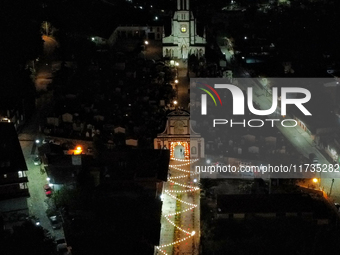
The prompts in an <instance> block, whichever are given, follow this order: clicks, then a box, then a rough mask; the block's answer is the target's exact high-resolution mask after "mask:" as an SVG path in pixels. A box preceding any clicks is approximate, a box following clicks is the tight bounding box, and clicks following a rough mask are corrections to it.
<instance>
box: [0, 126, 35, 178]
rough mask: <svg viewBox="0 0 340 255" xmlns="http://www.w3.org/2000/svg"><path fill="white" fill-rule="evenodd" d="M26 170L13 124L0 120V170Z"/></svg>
mask: <svg viewBox="0 0 340 255" xmlns="http://www.w3.org/2000/svg"><path fill="white" fill-rule="evenodd" d="M27 170H28V169H27V165H26V161H25V158H24V155H23V153H22V150H21V146H20V143H19V139H18V135H17V133H16V130H15V127H14V124H13V123H6V122H0V172H1V173H9V172H18V171H27Z"/></svg>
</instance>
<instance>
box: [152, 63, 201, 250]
mask: <svg viewBox="0 0 340 255" xmlns="http://www.w3.org/2000/svg"><path fill="white" fill-rule="evenodd" d="M177 62H178V63H179V66H178V81H179V82H178V92H177V101H178V107H179V108H182V109H184V110H188V106H189V102H190V97H189V93H188V92H189V91H188V89H189V84H190V83H189V79H188V76H187V70H188V69H187V63H186V62H183V61H182V60H177ZM189 75H190V76H191V77H192V76H193V74H192V73H190V74H189ZM183 163H185V162H181V161H174V160H171V161H170V164H173V165H181V164H183ZM180 168H181V169H183V170H187V171H189V170H190V165H186V166H181V167H180ZM169 173H170V176H171V177H172V178H174V177H177V176H182V175H183V174H185V172H181V171H178V170H176V169H174V168H170V170H169ZM194 178H198V177H197V176H187V177H186V178H180V179H174V180H175V181H176V182H178V183H181V184H184V185H193V186H195V185H194V182H193V180H194ZM198 182H199V180H198ZM186 189H187V188H184V187H180V186H178V185H173V184H171V183H170V182H166V183H164V190H177V191H179V190H186ZM171 194H173V195H175V194H176V193H171ZM182 194H183V195H182V197H181V200H183V201H185V202H187V203H191V204H195V205H197V207H196V208H194V209H191V210H189V211H186V212H183V213H181V214H179V220H178V224H179V227H180V228H182V229H184V230H185V231H188V232H190V233H191V232H192V231H195V232H196V234H195V235H194V236H193V237H191V238H189V239H187V240H185V241H183V242H180V243H178V244H175V245H169V246H167V247H164V248H161V249H162V250H163V251H165V253H164V252H160V251H158V250H156V254H162V255H164V254H169V255H170V254H171V255H184V254H186V255H189V254H190V255H198V254H199V241H200V234H199V233H200V191H199V190H197V191H194V192H188V193H182ZM188 208H190V206H189V205H187V204H184V203H180V202H177V203H176V200H175V199H174V198H172V197H171V196H169V195H167V193H165V192H163V205H162V219H161V237H160V246H161V245H166V244H169V243H172V242H175V241H178V240H180V239H182V238H186V237H188V236H189V235H188V234H186V233H184V232H182V231H180V230H179V229H178V228H176V227H174V226H173V225H172V224H170V223H169V222H168V220H167V219H166V218H165V217H164V216H165V215H168V214H171V213H175V212H180V211H183V210H186V209H188ZM171 220H173V221H174V216H171Z"/></svg>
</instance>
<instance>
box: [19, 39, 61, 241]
mask: <svg viewBox="0 0 340 255" xmlns="http://www.w3.org/2000/svg"><path fill="white" fill-rule="evenodd" d="M43 40H44V56H42V57H41V58H40V60H39V61H36V63H35V66H34V67H35V69H36V77H35V85H36V89H37V90H38V91H40V90H44V91H45V90H46V88H47V87H46V86H47V85H48V84H49V83H50V82H52V77H53V74H52V69H51V66H52V65H51V64H52V62H53V58H54V56H53V54H54V50H55V48H56V47H58V43H57V42H56V40H55V39H53V38H52V37H48V36H45V35H44V36H43ZM52 107H53V93H52V92H51V91H49V92H44V93H43V94H42V95H41V96H40V97H39V98H37V99H36V111H35V113H34V114H33V116H31V118H30V119H28V120H26V123H25V126H24V127H23V128H22V129H21V130H20V132H19V135H18V138H19V142H20V145H21V148H22V152H23V154H24V157H25V160H26V165H27V168H28V171H27V177H28V181H29V182H28V189H29V192H30V197H29V198H28V199H27V203H28V206H29V213H30V216H35V217H37V218H39V220H40V224H41V226H42V227H43V228H45V229H47V230H48V231H49V232H50V233H51V235H52V236H54V237H55V238H56V239H59V238H64V232H63V229H62V228H61V229H58V230H53V228H52V225H51V223H50V220H49V219H48V217H47V215H46V210H47V203H46V202H47V201H48V200H49V199H51V198H48V197H47V196H46V195H45V190H44V188H43V186H44V185H45V184H47V183H48V182H47V180H46V178H47V176H46V173H45V172H43V171H41V168H43V165H38V166H37V165H34V163H33V158H34V156H35V155H38V148H37V144H36V143H35V140H36V139H37V138H38V137H39V138H41V137H42V132H41V130H40V126H41V125H42V124H43V123H44V121H45V118H46V117H47V116H48V114H49V113H50V111H51V109H52Z"/></svg>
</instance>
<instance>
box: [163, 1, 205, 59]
mask: <svg viewBox="0 0 340 255" xmlns="http://www.w3.org/2000/svg"><path fill="white" fill-rule="evenodd" d="M189 3H190V1H189V0H177V11H176V12H175V13H174V16H173V18H172V23H171V35H170V36H167V37H164V38H163V56H164V57H171V58H179V59H187V58H188V56H189V55H190V54H195V55H196V56H198V57H199V56H203V55H204V53H205V44H206V40H205V38H204V37H200V36H198V35H197V27H196V19H195V18H194V15H193V13H192V12H191V11H190V5H189Z"/></svg>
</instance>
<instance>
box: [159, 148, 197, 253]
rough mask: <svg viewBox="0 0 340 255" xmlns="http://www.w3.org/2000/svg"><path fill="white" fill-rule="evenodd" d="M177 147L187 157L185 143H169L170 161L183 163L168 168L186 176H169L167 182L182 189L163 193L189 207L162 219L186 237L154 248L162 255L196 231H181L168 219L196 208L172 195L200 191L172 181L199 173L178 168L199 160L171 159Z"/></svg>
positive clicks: (194, 187)
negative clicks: (182, 148)
mask: <svg viewBox="0 0 340 255" xmlns="http://www.w3.org/2000/svg"><path fill="white" fill-rule="evenodd" d="M177 145H182V146H183V145H184V146H183V147H184V152H185V157H187V156H188V155H189V146H188V143H187V142H183V143H182V142H173V143H171V147H170V150H171V152H170V153H171V157H172V158H171V160H173V161H178V162H184V163H182V164H177V165H174V164H169V167H170V168H171V169H173V170H174V171H180V172H184V173H186V174H182V175H179V176H171V177H169V178H168V182H169V183H171V184H174V185H177V186H179V188H183V189H180V190H174V187H172V188H171V189H165V190H164V193H165V194H166V195H168V196H169V197H170V198H172V199H174V200H176V201H178V202H180V203H181V204H183V205H187V206H189V207H188V208H186V209H183V210H181V211H176V212H173V213H168V214H166V215H164V218H165V219H166V220H167V222H168V223H170V224H171V225H173V226H174V227H175V228H176V229H178V230H179V231H181V232H182V233H185V234H186V235H187V237H184V238H181V239H177V240H176V241H173V242H171V243H167V244H163V245H160V246H156V248H157V250H158V251H159V252H160V253H162V254H164V255H168V253H167V252H166V250H164V248H167V247H169V246H173V245H177V244H179V243H181V242H184V241H186V240H188V239H190V238H192V237H193V236H194V235H195V234H196V231H187V230H185V229H183V228H182V227H181V226H178V225H176V223H175V222H174V221H173V220H171V219H170V217H172V216H175V215H179V214H182V213H186V212H189V211H193V210H194V209H195V208H196V207H197V206H198V205H197V204H194V203H189V202H187V201H184V200H182V199H180V198H178V197H176V196H174V195H173V194H182V193H188V192H196V191H198V190H200V188H199V187H197V186H194V185H189V184H185V183H179V182H177V181H174V180H180V179H183V181H185V178H187V179H189V180H190V176H191V175H197V174H199V172H193V171H190V170H185V169H183V168H180V167H184V166H189V165H190V164H192V163H195V162H196V161H198V160H199V159H178V158H174V157H173V148H174V147H175V146H177Z"/></svg>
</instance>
